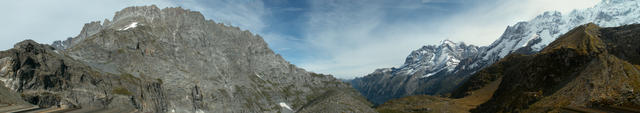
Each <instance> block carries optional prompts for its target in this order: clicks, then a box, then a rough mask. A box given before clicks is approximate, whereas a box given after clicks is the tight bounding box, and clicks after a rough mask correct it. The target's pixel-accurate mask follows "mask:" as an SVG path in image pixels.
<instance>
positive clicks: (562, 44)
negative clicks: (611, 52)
mask: <svg viewBox="0 0 640 113" xmlns="http://www.w3.org/2000/svg"><path fill="white" fill-rule="evenodd" d="M599 30H600V27H598V25H596V24H593V23H589V24H585V25H581V26H579V27H577V28H574V29H573V30H571V31H569V32H567V33H566V34H564V35H563V37H560V38H558V39H556V40H555V41H554V42H553V43H551V44H549V46H547V47H546V48H545V49H543V50H542V51H541V53H548V52H553V51H555V50H558V49H566V48H570V49H575V50H576V51H578V53H580V54H596V53H601V52H603V51H604V50H605V46H604V43H603V42H602V40H601V39H600V36H599V34H600V33H599V32H600V31H599Z"/></svg>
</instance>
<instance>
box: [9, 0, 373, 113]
mask: <svg viewBox="0 0 640 113" xmlns="http://www.w3.org/2000/svg"><path fill="white" fill-rule="evenodd" d="M99 23H100V22H92V23H89V24H86V25H85V28H83V30H82V32H81V34H80V35H78V36H77V37H75V38H70V39H68V40H65V41H56V42H54V44H53V45H54V47H55V48H57V50H53V48H52V47H50V49H51V50H50V51H54V52H48V54H59V56H61V57H62V59H67V60H69V61H74V62H77V64H78V65H85V66H86V67H85V68H87V70H95V71H96V72H97V73H106V74H108V75H114V76H116V75H121V76H124V77H126V78H127V79H131V80H140V81H149V82H148V83H145V82H138V81H135V82H132V83H140V84H127V85H130V86H134V89H135V87H140V89H141V90H142V91H140V92H137V91H133V90H134V89H131V88H129V87H124V88H123V87H111V86H109V85H107V86H105V87H106V88H105V89H113V92H116V93H122V94H125V95H129V98H126V99H128V100H131V102H129V103H128V104H130V105H131V106H133V107H135V108H136V109H138V110H139V111H142V112H319V111H317V110H322V112H375V111H373V110H372V109H371V108H370V107H369V106H370V105H369V103H368V102H367V101H366V99H364V98H363V97H362V96H361V95H360V94H359V93H357V92H356V91H355V90H353V88H352V87H351V86H350V85H349V84H346V83H343V82H341V81H340V80H338V79H335V78H333V77H332V76H330V75H322V74H315V73H311V72H307V71H305V70H303V69H300V68H297V67H296V66H294V65H292V64H290V63H289V62H287V61H285V60H284V59H283V58H282V57H281V56H280V55H277V54H275V53H274V52H273V51H272V50H271V49H269V48H268V46H267V44H266V43H265V42H264V40H263V39H262V38H261V37H260V36H257V35H254V34H252V33H250V32H248V31H242V30H240V29H238V28H234V27H228V26H225V25H223V24H220V23H215V22H213V21H212V20H206V19H205V18H204V17H203V16H202V14H200V13H199V12H195V11H189V10H185V9H182V8H165V9H159V8H157V7H156V6H143V7H128V8H125V9H123V10H122V11H119V12H117V13H116V15H115V16H114V18H113V19H112V21H108V20H106V21H105V22H103V23H102V25H101V24H99ZM74 66H75V64H74ZM33 70H36V71H38V70H39V69H33ZM14 72H16V71H14ZM18 72H19V71H18ZM53 75H56V76H61V75H64V74H55V73H54V74H53ZM81 75H85V74H80V75H69V76H68V77H70V78H73V77H78V76H81ZM86 75H91V76H93V75H94V74H93V73H89V74H86ZM22 76H31V75H28V74H27V75H20V76H17V77H22ZM64 77H67V76H64ZM94 79H96V80H102V79H104V78H102V77H96V78H94ZM71 80H74V79H71ZM20 81H21V80H16V79H7V81H4V82H5V83H14V82H20ZM36 81H41V80H36ZM61 83H64V84H62V85H57V86H53V87H54V88H58V89H60V90H59V92H64V93H68V94H69V95H75V94H76V93H75V92H73V91H71V90H69V88H68V87H69V86H75V85H79V84H76V83H74V82H61ZM65 87H66V88H65ZM24 89H29V90H36V89H34V88H24ZM71 89H73V88H71ZM97 89H100V88H97ZM14 90H18V92H20V90H19V89H14ZM38 90H44V91H48V90H49V89H38ZM22 93H24V92H22ZM84 95H85V96H95V95H92V94H84ZM143 98H152V99H151V100H150V101H149V102H145V103H140V102H138V101H139V100H144V99H143ZM60 99H61V100H65V99H69V98H67V97H64V96H62V97H61V98H60ZM69 100H73V99H69ZM75 101H80V102H84V101H85V100H75ZM48 102H49V101H48ZM50 102H59V101H57V100H54V101H50ZM336 103H338V104H337V105H336ZM37 104H39V103H37ZM78 105H79V106H81V107H84V106H83V105H85V104H78ZM87 105H90V104H87ZM123 106H126V104H123ZM334 107H335V108H334ZM152 108H153V109H152ZM322 108H325V109H322ZM326 108H332V109H326Z"/></svg>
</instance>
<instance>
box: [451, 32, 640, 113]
mask: <svg viewBox="0 0 640 113" xmlns="http://www.w3.org/2000/svg"><path fill="white" fill-rule="evenodd" d="M639 28H640V25H628V26H621V27H614V28H600V27H598V26H597V25H595V24H586V25H582V26H580V27H577V28H575V29H573V30H571V31H569V32H568V33H566V34H564V35H562V36H561V37H559V38H558V39H557V40H555V41H554V42H552V43H550V45H549V46H547V47H546V48H544V49H543V50H542V51H541V52H540V53H538V54H534V55H521V54H512V55H509V56H507V57H505V58H504V59H501V60H500V61H499V62H497V63H496V64H494V65H492V66H489V67H487V68H485V69H483V70H481V71H479V72H478V73H476V74H474V75H473V76H471V77H470V79H469V81H467V82H466V83H464V84H463V85H462V86H461V87H460V88H459V89H457V90H456V91H454V93H453V94H452V96H453V97H464V96H466V95H469V94H471V93H469V92H471V91H474V90H477V89H480V88H482V87H485V86H486V85H487V84H488V83H490V82H492V81H495V80H500V79H499V78H502V79H501V81H502V82H501V84H500V86H499V87H498V89H497V90H496V91H495V93H494V94H493V97H492V98H491V99H490V100H489V101H487V102H486V103H483V104H481V105H480V106H478V107H477V108H476V109H474V110H471V112H478V113H486V112H531V113H538V112H559V109H560V108H561V107H565V106H587V107H592V106H610V105H616V106H623V105H634V106H637V105H640V98H639V97H640V93H638V92H637V90H640V66H638V65H639V64H640V62H637V61H638V60H637V58H638V57H632V56H638V53H637V51H638V48H639V47H638V46H636V45H631V44H633V43H640V40H638V37H640V35H638V32H639V30H640V29H639Z"/></svg>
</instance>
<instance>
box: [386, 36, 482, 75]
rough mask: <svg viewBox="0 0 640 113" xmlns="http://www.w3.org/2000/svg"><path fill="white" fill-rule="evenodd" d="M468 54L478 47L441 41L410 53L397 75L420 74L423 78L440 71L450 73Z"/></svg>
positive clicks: (475, 50)
mask: <svg viewBox="0 0 640 113" xmlns="http://www.w3.org/2000/svg"><path fill="white" fill-rule="evenodd" d="M470 52H472V53H475V52H478V47H476V46H466V45H464V44H461V43H455V42H453V41H451V40H443V41H441V42H440V45H438V46H435V45H428V46H423V47H422V48H420V49H418V50H415V51H413V52H411V54H409V56H407V59H406V60H405V63H404V65H403V66H401V67H400V68H397V69H396V70H398V71H397V72H398V73H405V74H407V75H413V74H415V73H417V72H422V73H423V74H424V76H423V77H427V76H431V75H434V74H436V73H438V72H440V71H452V70H454V69H455V67H456V66H457V65H458V64H459V63H460V60H461V59H463V58H464V56H465V55H469V54H468V53H470Z"/></svg>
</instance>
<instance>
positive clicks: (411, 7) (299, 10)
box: [0, 0, 599, 78]
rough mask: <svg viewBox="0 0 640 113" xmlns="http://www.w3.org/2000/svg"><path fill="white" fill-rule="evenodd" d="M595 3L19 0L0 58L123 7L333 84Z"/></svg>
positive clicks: (0, 38)
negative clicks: (195, 26)
mask: <svg viewBox="0 0 640 113" xmlns="http://www.w3.org/2000/svg"><path fill="white" fill-rule="evenodd" d="M598 2H599V0H561V1H560V0H264V1H262V0H110V1H106V0H56V1H52V0H20V1H2V2H0V13H1V14H3V17H2V18H0V25H3V26H0V50H5V49H9V48H11V47H12V46H13V44H15V43H17V42H19V41H22V40H24V39H34V40H36V41H37V42H40V43H51V42H53V41H54V40H62V39H65V38H67V37H72V36H76V35H77V34H78V33H79V32H80V30H81V27H82V25H83V24H84V23H88V22H91V21H102V20H104V19H107V18H108V19H111V18H112V17H113V14H114V13H115V12H116V11H118V10H120V9H122V8H125V7H127V6H133V5H151V4H156V5H158V6H159V7H176V6H180V7H183V8H187V9H191V10H195V11H200V12H202V14H204V15H205V17H206V18H207V19H212V20H214V21H216V22H221V23H225V24H227V25H232V26H238V27H240V28H241V29H246V30H250V31H251V32H253V33H255V34H258V35H260V36H262V37H263V38H265V40H266V41H267V43H268V44H269V46H270V47H271V48H272V49H273V50H274V51H276V53H279V54H281V55H282V56H283V57H284V58H285V59H286V60H288V61H290V62H291V63H293V64H295V65H297V66H299V67H302V68H304V69H307V70H310V71H313V72H319V73H325V74H332V75H334V76H336V77H338V78H353V77H358V76H364V75H366V74H368V73H370V72H373V70H375V69H377V68H387V67H394V66H400V65H401V64H402V63H403V62H404V59H405V57H406V55H408V54H409V52H410V51H412V50H414V49H417V48H419V47H421V46H423V45H427V44H438V43H439V42H440V41H441V40H444V39H450V40H454V41H456V42H458V41H463V42H465V43H469V44H474V45H488V44H490V43H491V42H493V41H494V40H495V39H497V38H498V37H499V36H500V34H502V31H504V29H505V28H506V27H507V26H508V25H513V24H515V23H516V22H518V21H525V20H529V19H531V18H533V17H535V16H536V15H538V14H541V13H543V12H544V11H551V10H557V11H561V12H563V13H567V12H569V11H571V10H573V9H581V8H587V7H591V6H593V5H595V4H596V3H598Z"/></svg>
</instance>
